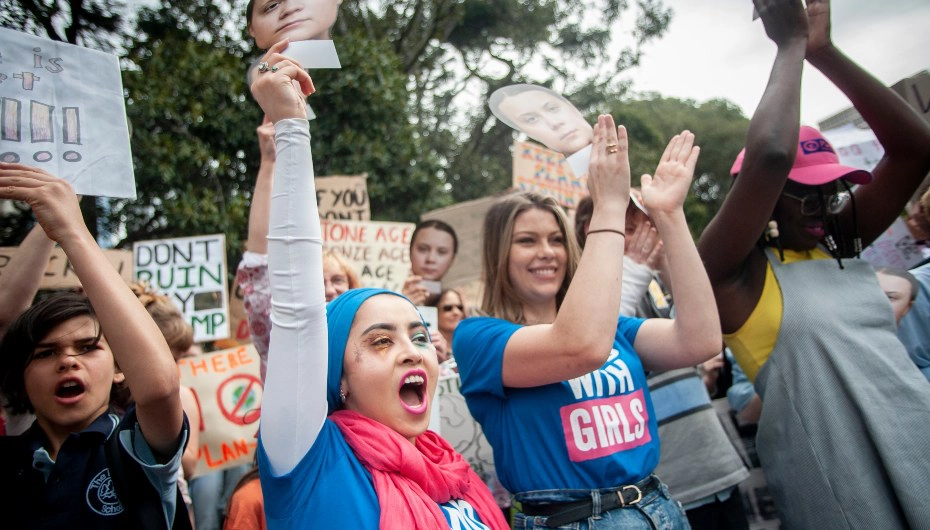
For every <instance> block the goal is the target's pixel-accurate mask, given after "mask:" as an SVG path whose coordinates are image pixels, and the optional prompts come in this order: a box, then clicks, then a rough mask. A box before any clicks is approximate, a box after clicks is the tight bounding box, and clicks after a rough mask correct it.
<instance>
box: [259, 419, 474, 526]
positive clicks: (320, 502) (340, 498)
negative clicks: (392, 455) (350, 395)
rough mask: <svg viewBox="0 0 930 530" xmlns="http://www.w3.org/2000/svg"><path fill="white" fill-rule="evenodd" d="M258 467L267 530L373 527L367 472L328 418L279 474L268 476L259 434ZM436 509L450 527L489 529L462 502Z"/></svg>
mask: <svg viewBox="0 0 930 530" xmlns="http://www.w3.org/2000/svg"><path fill="white" fill-rule="evenodd" d="M258 466H259V468H260V469H261V473H260V478H261V483H262V492H263V497H264V502H265V520H266V521H267V523H268V528H269V529H295V530H296V529H304V528H357V529H360V530H364V529H368V528H370V529H376V528H378V525H379V520H380V517H381V507H380V505H379V504H378V496H377V495H376V494H375V485H374V482H373V480H372V478H371V473H369V472H368V470H367V469H365V466H363V465H362V463H361V462H359V460H358V458H357V457H356V456H355V453H354V452H353V451H352V448H351V447H349V444H348V443H347V442H346V440H345V438H344V437H343V436H342V431H341V430H339V427H338V426H337V425H336V424H335V423H333V422H332V421H330V420H329V419H327V420H326V421H324V422H323V428H322V429H320V433H319V434H318V435H317V438H316V441H314V442H313V446H312V447H311V448H310V450H309V451H307V454H305V455H304V457H303V458H302V459H301V460H300V462H299V463H298V464H297V466H296V467H295V468H294V469H292V470H291V471H290V472H289V473H285V474H284V475H280V476H274V474H273V473H272V472H271V465H270V463H269V461H268V456H267V454H266V453H265V448H264V446H263V445H262V441H261V435H259V439H258ZM439 508H440V510H441V511H442V513H443V515H444V516H445V517H446V521H447V522H448V523H449V528H451V529H461V530H490V529H489V528H488V527H487V526H486V525H484V524H483V523H482V522H481V518H480V517H479V516H478V513H477V512H476V511H475V509H474V508H473V507H472V506H471V505H470V504H469V503H468V502H467V501H465V500H452V501H450V502H447V503H443V504H440V505H439Z"/></svg>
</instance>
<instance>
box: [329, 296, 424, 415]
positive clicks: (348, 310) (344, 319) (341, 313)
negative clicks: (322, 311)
mask: <svg viewBox="0 0 930 530" xmlns="http://www.w3.org/2000/svg"><path fill="white" fill-rule="evenodd" d="M379 294H391V295H394V296H398V297H400V298H403V299H404V300H407V302H410V300H408V299H407V297H406V296H404V295H402V294H400V293H395V292H394V291H388V290H387V289H375V288H371V287H363V288H360V289H349V290H348V291H346V292H344V293H342V294H341V295H339V296H337V297H336V298H335V299H334V300H333V301H332V302H330V303H329V304H327V305H326V326H327V328H328V332H329V345H328V348H329V366H328V369H327V374H326V402H327V403H328V405H329V410H328V411H327V414H332V413H333V412H335V411H337V410H339V409H341V408H342V399H341V398H340V396H339V386H340V383H341V381H342V361H343V358H344V357H345V351H346V343H348V342H349V330H350V329H352V323H353V322H354V321H355V313H357V312H358V308H359V307H361V306H362V304H363V303H365V300H368V299H369V298H371V297H372V296H377V295H379ZM410 305H413V302H410ZM414 307H416V306H414ZM417 314H419V310H418V311H417ZM420 318H421V319H422V318H423V317H422V316H421V317H420ZM424 325H425V323H424Z"/></svg>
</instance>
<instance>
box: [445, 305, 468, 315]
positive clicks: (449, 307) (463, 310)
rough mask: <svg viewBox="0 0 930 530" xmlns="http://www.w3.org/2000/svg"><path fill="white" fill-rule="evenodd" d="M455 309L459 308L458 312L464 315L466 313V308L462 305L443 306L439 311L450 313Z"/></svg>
mask: <svg viewBox="0 0 930 530" xmlns="http://www.w3.org/2000/svg"><path fill="white" fill-rule="evenodd" d="M453 307H457V308H458V310H459V311H461V312H463V313H464V312H465V306H463V305H462V304H443V305H442V306H441V307H440V308H439V309H442V312H443V313H448V312H449V311H452V308H453Z"/></svg>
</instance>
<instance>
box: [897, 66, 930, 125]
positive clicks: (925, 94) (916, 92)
mask: <svg viewBox="0 0 930 530" xmlns="http://www.w3.org/2000/svg"><path fill="white" fill-rule="evenodd" d="M891 88H893V89H894V90H895V91H896V92H897V93H898V94H900V95H901V97H902V98H904V100H905V101H907V102H908V103H909V104H910V105H911V106H912V107H914V108H915V109H917V112H918V113H920V115H921V116H923V117H924V119H925V120H927V121H930V72H927V71H926V70H924V71H923V72H920V73H919V74H917V75H914V76H911V77H908V78H907V79H902V80H900V81H898V82H897V83H895V84H894V85H893V86H892V87H891Z"/></svg>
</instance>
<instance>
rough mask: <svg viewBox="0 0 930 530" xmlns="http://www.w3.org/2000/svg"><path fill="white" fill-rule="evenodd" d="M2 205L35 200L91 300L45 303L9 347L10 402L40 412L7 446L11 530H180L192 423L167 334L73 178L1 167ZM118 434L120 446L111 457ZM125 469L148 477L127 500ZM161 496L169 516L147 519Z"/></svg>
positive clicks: (5, 509) (5, 375) (4, 364)
mask: <svg viewBox="0 0 930 530" xmlns="http://www.w3.org/2000/svg"><path fill="white" fill-rule="evenodd" d="M0 199H14V200H22V201H25V202H27V203H29V205H30V206H31V207H32V210H33V212H34V214H35V216H36V219H37V220H38V222H39V224H40V225H41V226H42V228H43V229H44V230H45V232H46V234H48V236H49V237H50V238H51V239H53V240H55V241H57V242H58V243H59V244H60V245H61V247H62V249H63V250H64V252H65V254H66V255H67V256H68V259H69V260H70V262H71V264H72V265H73V267H74V270H75V272H76V273H77V275H78V277H79V278H80V280H81V283H82V285H83V287H84V291H85V292H86V293H87V296H86V297H84V296H83V295H75V294H66V295H60V296H56V297H52V298H49V299H46V300H44V301H42V302H40V303H38V304H36V305H35V306H33V307H32V308H30V309H29V310H27V311H26V312H25V313H23V314H22V315H21V316H20V317H19V318H18V319H17V320H16V321H15V322H14V323H13V324H11V325H10V327H9V329H8V330H7V332H6V334H5V335H4V337H3V341H2V343H0V385H2V390H3V392H4V394H5V395H6V396H7V398H8V401H9V404H8V406H9V408H10V410H11V411H12V412H26V411H32V412H34V413H35V415H36V421H35V423H34V424H33V425H32V427H31V428H30V429H29V430H28V431H27V432H26V433H24V434H23V435H21V436H17V437H10V438H4V439H2V440H0V443H2V445H0V448H2V449H0V450H2V451H3V458H2V459H0V462H2V463H0V481H2V483H3V484H6V486H7V490H6V491H7V494H5V495H3V496H0V499H3V500H2V501H0V510H2V512H0V513H3V514H4V515H3V517H4V527H5V528H30V529H34V528H66V527H67V528H69V529H73V528H105V529H109V528H143V527H148V526H147V525H149V524H155V525H156V526H154V527H156V528H170V527H171V526H172V522H173V521H175V514H176V512H177V510H178V506H177V501H176V498H177V497H176V489H177V485H176V480H177V475H178V467H179V466H180V458H181V453H182V452H183V450H184V445H185V443H186V440H187V426H186V424H185V421H184V415H183V411H182V409H181V402H180V397H179V392H178V387H179V381H178V373H177V368H176V366H175V363H174V359H173V357H172V356H171V352H170V350H169V348H168V345H167V344H166V343H165V339H164V337H163V336H162V334H161V332H160V331H159V329H158V327H157V326H156V325H155V323H154V322H153V321H152V319H151V318H150V317H149V315H148V313H146V311H145V308H144V307H142V305H141V304H140V303H139V301H138V299H136V297H135V295H133V293H132V291H130V290H129V288H128V286H127V285H126V284H125V282H124V281H123V279H122V278H121V277H120V276H119V274H118V273H117V272H116V271H115V270H114V268H113V267H112V266H111V265H110V264H109V262H108V261H107V259H106V257H105V256H104V254H103V252H102V251H101V250H100V248H99V247H98V246H97V244H96V242H95V241H94V239H93V237H92V236H91V235H90V233H89V232H88V231H87V228H86V227H85V226H84V222H83V219H82V217H81V213H80V208H79V207H78V203H77V200H76V198H75V195H74V192H73V191H72V189H71V186H70V185H69V184H68V183H67V182H65V181H63V180H60V179H58V178H56V177H54V176H52V175H49V174H48V173H46V172H44V171H42V170H39V169H35V168H29V167H26V166H21V165H17V164H2V163H0ZM121 383H125V384H126V385H127V386H128V387H129V389H130V391H131V393H132V396H133V399H134V401H135V408H134V409H131V410H130V412H129V413H128V414H127V415H126V416H125V417H124V418H123V419H122V420H120V419H119V418H118V417H117V416H116V415H114V414H110V413H109V408H110V394H111V391H112V390H113V388H114V385H116V384H121ZM111 436H116V437H118V438H116V439H115V440H114V439H111V438H110V437H111ZM108 439H111V440H112V441H114V442H115V444H116V447H118V449H117V451H116V455H117V456H115V457H114V456H111V457H110V458H109V459H108V457H107V453H106V450H107V440H108ZM114 466H116V467H118V468H119V471H120V473H121V476H123V478H125V477H127V476H132V475H133V474H134V473H135V474H136V475H137V476H138V477H144V479H143V480H133V481H132V483H129V484H124V485H123V486H122V488H120V491H121V492H122V494H121V495H118V494H117V488H115V487H114V483H113V478H112V475H113V473H112V472H111V467H114ZM129 468H132V469H129ZM127 471H128V472H129V473H126V472H127ZM121 496H123V497H126V498H124V499H122V500H121V498H120V497H121ZM129 497H132V499H133V501H132V503H127V502H125V501H126V500H127V499H128V498H129ZM140 499H141V500H140ZM152 499H154V500H155V503H156V505H157V506H160V508H161V510H160V512H161V514H160V515H161V516H163V518H164V520H163V521H155V522H154V523H153V521H151V519H153V517H148V518H147V519H148V520H147V521H146V522H145V524H143V523H142V522H140V520H139V518H138V512H137V511H136V510H135V508H136V507H137V506H139V505H141V504H148V505H151V502H148V501H150V500H152ZM159 501H160V502H159ZM127 507H128V508H129V509H127ZM185 517H186V516H185ZM158 518H160V517H158V516H156V517H154V519H158Z"/></svg>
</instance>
